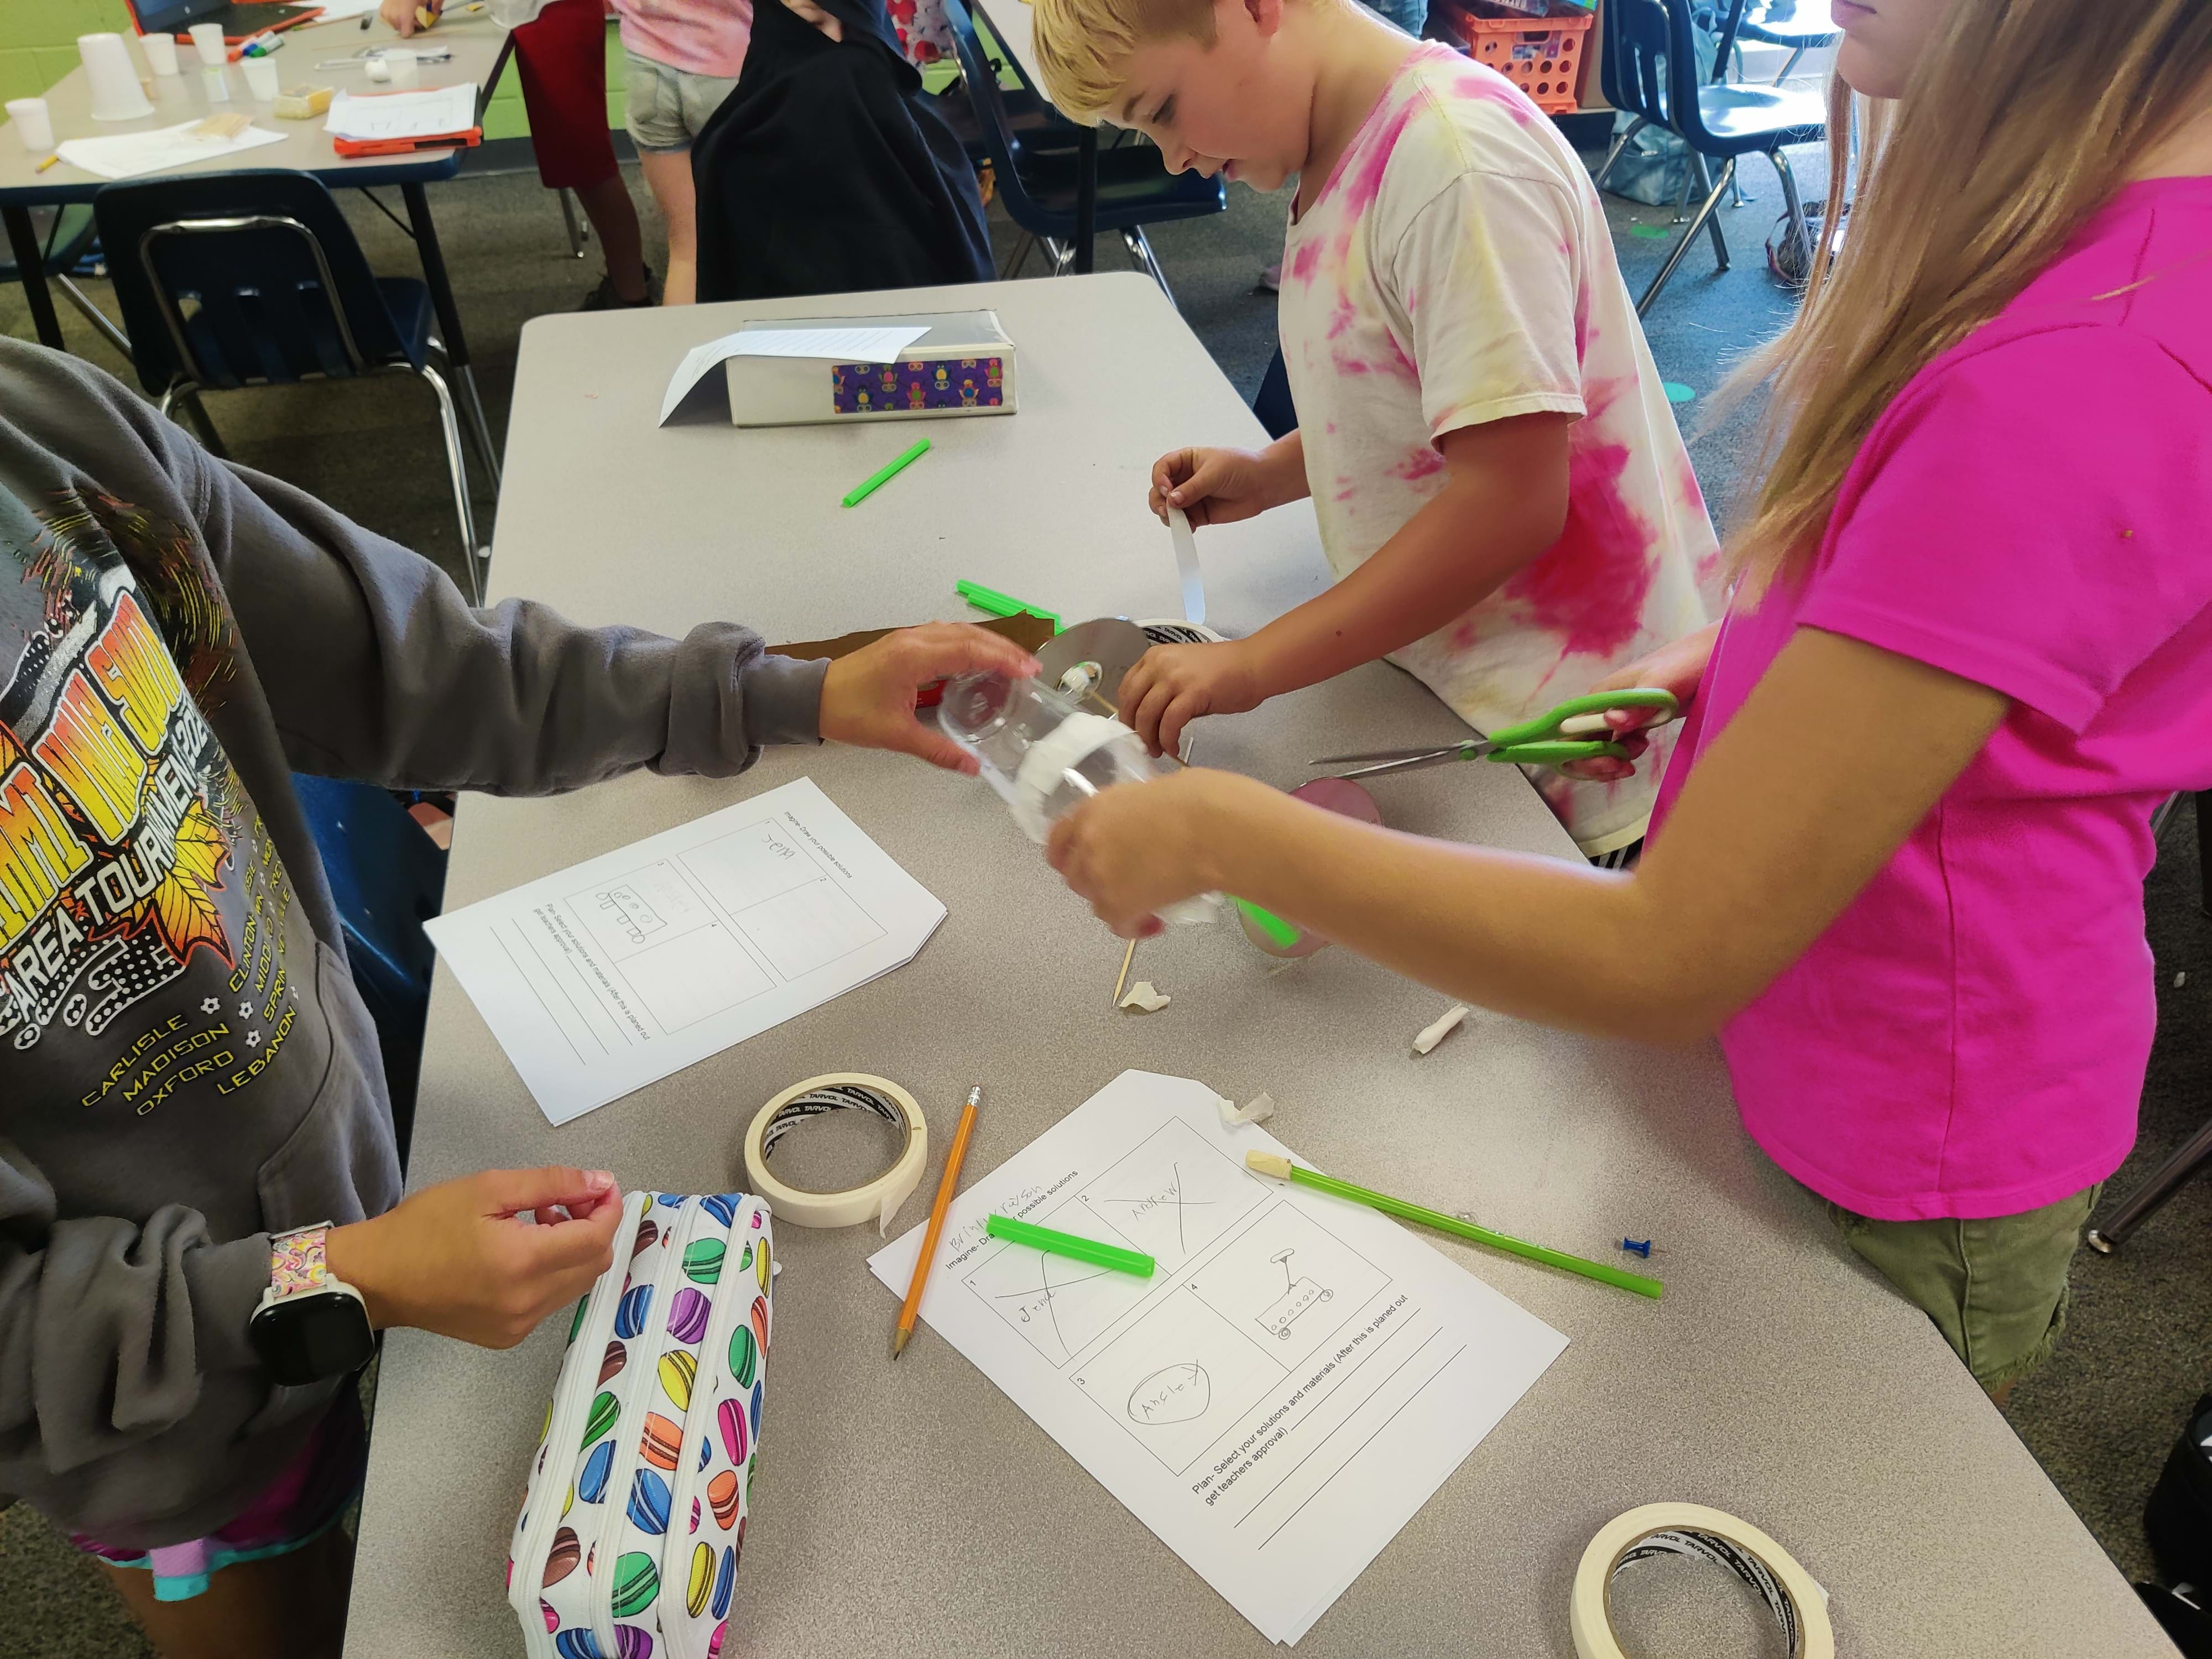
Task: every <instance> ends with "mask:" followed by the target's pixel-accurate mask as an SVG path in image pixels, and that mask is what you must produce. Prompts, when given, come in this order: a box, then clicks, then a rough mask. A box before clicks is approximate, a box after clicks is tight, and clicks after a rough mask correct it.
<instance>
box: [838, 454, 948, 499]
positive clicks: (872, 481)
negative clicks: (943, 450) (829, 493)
mask: <svg viewBox="0 0 2212 1659" xmlns="http://www.w3.org/2000/svg"><path fill="white" fill-rule="evenodd" d="M928 448H929V440H928V439H927V438H924V439H922V440H921V441H920V442H919V443H917V444H915V447H913V448H912V449H909V450H908V451H907V453H905V454H903V455H902V456H900V457H899V458H898V459H896V460H895V461H893V462H892V463H891V464H890V465H888V466H886V467H884V469H883V471H880V472H878V473H877V474H876V475H875V476H874V477H871V478H869V479H867V480H866V482H865V483H857V484H854V486H853V487H852V488H851V489H848V490H847V491H846V492H845V505H846V506H848V507H858V506H859V505H860V503H861V502H862V501H866V500H867V499H868V497H869V496H871V495H874V494H875V493H876V491H877V490H878V489H881V488H882V487H883V484H884V480H885V479H887V478H890V477H892V476H894V475H895V474H896V473H898V472H900V471H903V470H904V469H906V468H907V467H909V466H911V465H914V463H915V462H916V461H918V460H920V459H921V458H922V456H923V455H924V454H925V453H927V451H928Z"/></svg>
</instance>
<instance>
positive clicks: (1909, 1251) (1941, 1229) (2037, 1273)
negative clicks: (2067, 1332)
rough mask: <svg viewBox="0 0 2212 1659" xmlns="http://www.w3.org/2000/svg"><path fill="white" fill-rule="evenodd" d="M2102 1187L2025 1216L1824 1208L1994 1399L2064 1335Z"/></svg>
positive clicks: (1850, 1242) (2087, 1189)
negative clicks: (1936, 1216)
mask: <svg viewBox="0 0 2212 1659" xmlns="http://www.w3.org/2000/svg"><path fill="white" fill-rule="evenodd" d="M2103 1191H2104V1187H2103V1184H2102V1183H2101V1182H2100V1183H2099V1184H2098V1185H2097V1186H2094V1187H2085V1188H2082V1189H2081V1191H2080V1192H2078V1193H2076V1194H2074V1195H2073V1196H2072V1197H2071V1198H2062V1199H2060V1200H2058V1202H2057V1203H2056V1204H2046V1205H2045V1206H2043V1207H2042V1208H2041V1209H2039V1210H2027V1211H2024V1212H2021V1214H2019V1215H2000V1216H1991V1217H1990V1218H1987V1219H1984V1220H1954V1219H1949V1218H1945V1219H1941V1220H1936V1221H1875V1220H1871V1219H1869V1218H1867V1217H1865V1216H1863V1215H1859V1214H1857V1213H1855V1212H1852V1211H1850V1210H1846V1209H1845V1208H1844V1207H1843V1206H1842V1205H1840V1204H1836V1203H1833V1202H1827V1200H1823V1201H1824V1202H1827V1209H1828V1218H1829V1219H1830V1220H1831V1221H1832V1222H1834V1223H1835V1224H1836V1226H1837V1228H1838V1231H1841V1232H1842V1234H1843V1236H1844V1243H1846V1244H1848V1245H1850V1247H1851V1249H1852V1250H1853V1251H1854V1252H1855V1253H1856V1254H1857V1255H1859V1256H1861V1257H1863V1259H1864V1260H1865V1261H1868V1262H1869V1264H1871V1265H1872V1266H1873V1267H1875V1269H1876V1270H1877V1271H1878V1272H1880V1273H1881V1276H1882V1277H1883V1278H1885V1279H1887V1280H1889V1282H1890V1283H1891V1284H1892V1285H1895V1286H1896V1287H1897V1290H1898V1291H1899V1294H1900V1295H1902V1296H1903V1297H1905V1299H1906V1300H1907V1301H1908V1302H1911V1303H1912V1304H1914V1305H1915V1306H1917V1308H1919V1309H1920V1310H1921V1311H1922V1312H1923V1313H1925V1314H1926V1315H1927V1316H1928V1317H1929V1319H1931V1320H1933V1321H1934V1322H1935V1323H1936V1329H1937V1330H1939V1331H1941V1332H1942V1334H1943V1340H1945V1341H1946V1342H1948V1343H1949V1344H1950V1345H1951V1348H1952V1351H1953V1352H1954V1353H1956V1354H1957V1355H1958V1356H1959V1358H1960V1359H1962V1360H1964V1361H1965V1362H1966V1369H1967V1370H1970V1371H1972V1372H1973V1374H1974V1380H1975V1381H1976V1382H1977V1383H1980V1384H1981V1385H1982V1386H1983V1387H1984V1389H1988V1390H1989V1391H1990V1393H1992V1394H1994V1393H1995V1392H1996V1390H1997V1389H2001V1388H2002V1387H2003V1386H2004V1385H2005V1384H2006V1383H2010V1382H2013V1381H2014V1380H2015V1379H2016V1378H2018V1377H2021V1376H2026V1375H2027V1373H2028V1372H2029V1371H2031V1370H2034V1369H2035V1367H2036V1366H2037V1365H2039V1364H2041V1363H2042V1362H2043V1360H2044V1358H2045V1357H2046V1356H2047V1355H2048V1354H2049V1353H2050V1352H2051V1348H2052V1346H2053V1345H2055V1344H2056V1343H2057V1340H2058V1334H2059V1332H2060V1331H2062V1330H2063V1329H2064V1328H2065V1325H2066V1304H2067V1302H2068V1300H2069V1293H2068V1289H2067V1282H2066V1281H2067V1271H2068V1269H2069V1267H2072V1266H2073V1262H2074V1252H2075V1249H2078V1248H2079V1247H2080V1245H2081V1233H2082V1230H2083V1229H2084V1228H2085V1227H2087V1225H2089V1212H2090V1211H2091V1210H2092V1209H2093V1208H2094V1207H2095V1206H2096V1203H2097V1197H2098V1194H2100V1193H2101V1192H2103Z"/></svg>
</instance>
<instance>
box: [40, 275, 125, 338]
mask: <svg viewBox="0 0 2212 1659" xmlns="http://www.w3.org/2000/svg"><path fill="white" fill-rule="evenodd" d="M53 281H54V283H55V285H56V286H57V287H58V288H59V289H61V291H62V298H64V300H67V301H69V302H70V304H71V305H72V306H75V307H76V311H77V314H78V315H79V316H80V317H82V318H83V319H85V321H87V322H88V323H90V324H91V325H93V327H94V329H96V330H98V331H99V333H100V338H102V339H103V340H106V342H107V343H108V344H110V345H112V346H113V347H114V348H115V349H117V350H118V351H119V352H121V353H122V354H123V355H124V356H126V357H128V356H130V355H131V337H130V336H129V335H127V334H125V332H124V331H122V330H121V329H119V328H118V327H116V325H114V324H113V323H112V322H110V321H109V320H108V318H107V313H106V312H104V311H102V310H101V309H100V307H98V306H96V305H94V304H93V302H92V298H91V296H90V295H88V294H86V292H85V291H84V290H83V289H81V288H79V287H78V286H77V285H76V283H73V282H71V281H70V279H69V278H68V277H67V276H63V275H62V274H61V273H60V272H58V271H57V272H55V273H54V276H53Z"/></svg>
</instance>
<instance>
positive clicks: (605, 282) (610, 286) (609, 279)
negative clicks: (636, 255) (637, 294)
mask: <svg viewBox="0 0 2212 1659" xmlns="http://www.w3.org/2000/svg"><path fill="white" fill-rule="evenodd" d="M652 303H653V267H652V266H651V265H647V267H646V268H645V297H644V298H643V299H642V300H625V299H623V296H622V295H619V294H617V293H616V292H615V279H614V275H613V273H612V272H609V273H608V274H607V275H606V276H602V277H600V278H599V286H598V287H597V288H595V289H592V291H591V292H590V293H589V294H586V295H585V296H584V303H583V304H582V305H580V306H579V307H576V309H577V310H579V311H637V310H641V309H642V308H643V307H647V306H649V305H651V304H652Z"/></svg>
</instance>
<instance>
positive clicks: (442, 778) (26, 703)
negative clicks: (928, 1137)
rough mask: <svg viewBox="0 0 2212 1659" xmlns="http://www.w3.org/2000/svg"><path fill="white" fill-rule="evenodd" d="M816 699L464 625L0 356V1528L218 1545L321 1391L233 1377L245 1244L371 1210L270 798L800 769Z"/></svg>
mask: <svg viewBox="0 0 2212 1659" xmlns="http://www.w3.org/2000/svg"><path fill="white" fill-rule="evenodd" d="M824 667H825V665H824V664H823V663H820V662H814V663H797V662H791V661H787V660H786V659H781V658H777V657H768V656H763V654H762V646H761V641H760V640H759V638H758V637H757V636H756V635H753V634H750V633H749V632H747V631H746V630H745V629H742V628H738V627H734V626H732V625H729V624H726V623H713V624H708V625H707V626H704V627H701V628H699V629H695V630H694V631H693V632H692V633H691V635H690V636H689V637H688V638H686V639H684V640H682V641H676V640H668V639H663V638H660V637H659V636H657V635H651V634H646V633H641V632H639V631H637V630H635V629H623V628H606V629H584V628H578V627H574V626H572V625H571V624H569V623H567V622H565V621H563V620H562V618H561V617H558V616H556V615H555V614H554V613H553V612H551V611H548V610H546V609H544V607H542V606H538V605H529V604H526V603H522V602H520V601H515V600H509V601H507V602H506V603H505V604H503V605H500V606H498V607H497V608H496V609H494V610H489V611H473V610H471V608H470V607H469V606H468V605H467V604H466V603H465V601H464V600H463V599H462V598H461V596H460V594H459V592H457V591H456V589H455V588H454V586H453V584H452V583H451V582H450V581H448V580H447V579H446V577H445V576H444V575H443V574H441V573H440V572H439V571H438V570H437V569H436V568H435V567H434V566H433V565H431V564H430V563H428V562H427V561H425V560H423V559H422V558H421V557H419V556H416V554H414V553H412V552H410V551H408V550H406V549H404V548H402V547H399V546H397V545H395V544H392V543H391V542H388V541H386V540H384V539H382V538H380V537H377V536H374V535H372V534H370V533H369V532H367V531H365V530H362V528H361V527H360V526H357V525H355V524H351V523H349V522H348V521H347V520H344V519H343V518H341V517H340V516H338V515H337V513H333V512H331V510H330V509H329V508H327V507H324V506H322V505H321V504H320V503H319V502H317V501H313V500H312V499H311V498H309V497H308V496H306V495H301V493H300V492H299V491H297V490H295V489H290V488H289V487H288V486H287V485H284V484H283V483H278V482H277V481H276V480H275V479H273V478H268V477H262V476H260V475H258V474H257V473H253V472H250V471H246V470H245V469H243V468H240V467H236V466H231V465H226V464H224V463H222V462H219V461H216V460H215V459H213V458H211V457H210V456H209V455H208V454H206V453H204V451H202V450H201V449H199V448H198V447H197V446H196V445H194V444H193V443H192V442H191V440H190V439H189V438H187V437H186V436H185V435H184V434H183V433H182V432H181V431H179V429H178V428H176V427H174V426H173V425H172V424H170V423H169V422H167V420H165V419H163V418H161V416H158V415H156V414H155V412H154V411H153V410H151V409H150V408H149V407H148V406H147V405H146V404H143V403H142V402H141V401H140V400H139V399H137V398H135V397H133V396H132V395H131V393H129V392H126V391H125V390H124V389H123V387H121V386H118V384H117V383H116V382H115V381H114V380H111V379H109V378H108V377H107V376H106V375H104V374H100V373H98V372H97V371H95V370H94V369H91V368H88V367H86V366H85V365H83V364H82V363H79V362H76V361H75V360H73V359H71V358H70V357H67V356H62V355H60V354H58V353H55V352H49V351H46V350H45V349H41V348H39V347H36V346H31V345H27V344H23V343H20V342H16V341H12V340H0V1504H4V1503H5V1502H7V1501H9V1499H11V1498H25V1499H27V1500H28V1501H29V1502H31V1503H32V1504H35V1505H36V1506H37V1507H38V1508H40V1510H44V1511H45V1512H46V1514H47V1515H49V1516H52V1518H53V1519H55V1520H56V1521H58V1522H60V1523H61V1524H62V1525H64V1526H65V1527H69V1528H76V1529H79V1530H82V1531H84V1532H88V1533H90V1534H94V1536H96V1537H98V1538H100V1539H101V1540H102V1541H106V1542H108V1543H112V1544H118V1545H123V1546H127V1547H155V1546H159V1545H164V1544H171V1543H176V1542H180V1541H184V1540H185V1539H189V1538H193V1537H197V1536H198V1535H199V1534H203V1533H205V1532H207V1531H209V1530H210V1528H214V1527H216V1526H219V1525H221V1524H222V1522H225V1521H226V1520H228V1519H229V1518H230V1517H231V1516H233V1515H234V1514H235V1513H236V1512H237V1511H238V1510H240V1509H241V1508H242V1507H243V1506H244V1504H246V1501H247V1500H248V1499H249V1498H251V1497H252V1494H253V1493H254V1492H256V1491H257V1490H258V1488H259V1487H261V1486H264V1485H266V1484H267V1483H268V1481H269V1480H271V1479H272V1478H273V1477H274V1476H275V1475H276V1473H277V1472H278V1471H279V1470H280V1469H281V1468H283V1465H284V1464H285V1462H287V1460H289V1458H290V1457H292V1456H293V1455H294V1454H295V1452H297V1451H298V1449H300V1447H301V1444H302V1443H303V1442H304V1440H305V1439H306V1437H307V1431H308V1430H309V1429H310V1428H311V1427H312V1426H313V1423H314V1422H315V1421H316V1420H317V1419H318V1418H319V1416H320V1414H321V1411H322V1408H323V1407H324V1406H325V1403H326V1402H327V1401H329V1399H330V1398H331V1395H332V1393H333V1391H334V1389H335V1387H336V1386H337V1385H335V1384H325V1385H321V1386H319V1387H314V1388H307V1389H289V1388H277V1387H274V1386H272V1385H271V1384H270V1383H269V1382H268V1380H267V1379H266V1378H265V1377H264V1375H263V1374H262V1370H261V1368H260V1365H259V1363H258V1360H257V1359H256V1358H255V1356H254V1352H253V1350H252V1346H250V1345H249V1343H248V1341H247V1337H246V1322H247V1319H248V1317H249V1316H251V1314H252V1310H253V1308H254V1305H255V1304H256V1302H257V1301H258V1299H259V1297H260V1294H261V1291H262V1290H263V1288H264V1286H265V1285H267V1283H268V1279H269V1258H268V1240H269V1235H270V1233H272V1232H278V1231H283V1230H285V1229H287V1228H290V1227H296V1226H305V1225H312V1224H313V1223H315V1222H319V1221H324V1220H330V1221H333V1222H337V1223H345V1222H349V1221H357V1220H360V1219H361V1218H363V1217H364V1216H368V1215H374V1214H376V1213H378V1212H380V1211H383V1210H386V1209H388V1208H389V1207H390V1206H392V1204H393V1203H395V1202H396V1201H397V1200H398V1197H399V1170H398V1160H397V1158H396V1157H395V1155H394V1150H393V1139H392V1113H391V1108H390V1105H389V1103H388V1102H387V1100H386V1094H385V1089H384V1079H383V1074H382V1070H381V1066H380V1062H379V1060H378V1056H377V1047H376V1039H375V1033H374V1030H373V1029H372V1028H371V1026H370V1024H369V1020H368V1014H367V1012H366V1011H365V1010H364V1009H363V1007H362V1003H361V1001H360V1000H359V998H358V997H357V996H356V994H355V992H354V988H353V984H352V981H351V979H350V977H349V975H348V972H347V969H346V963H345V947H344V944H343V939H341V936H340V933H339V929H338V921H337V915H336V914H335V912H334V910H333V908H332V905H331V896H330V891H329V889H328V887H327V885H326V884H325V879H324V876H323V870H322V866H321V863H320V861H319V859H318V858H317V856H316V853H315V847H314V842H313V840H312V839H310V837H309V835H308V832H307V827H306V825H305V823H304V821H303V819H302V817H301V811H300V807H299V804H298V802H297V800H296V799H295V797H294V795H293V792H292V786H291V782H290V779H289V774H290V773H291V772H292V771H294V770H295V769H297V770H300V771H305V772H313V773H320V774H324V775H330V776H337V777H346V778H359V779H367V780H371V781H375V782H379V783H384V784H389V785H392V786H394V787H425V788H428V787H437V788H455V789H483V790H490V791H494V792H497V793H513V794H532V793H551V792H553V791H556V790H562V789H572V788H574V787H578V786H580V785H582V784H586V783H592V782H595V781H598V780H599V779H602V778H607V777H611V776H614V775H617V773H621V772H624V771H628V770H629V769H632V768H635V767H640V766H649V767H651V768H653V769H654V770H655V771H659V772H667V773H683V772H697V773H703V774H706V775H716V776H719V775H728V774H730V773H733V772H736V771H738V770H739V769H742V768H744V766H746V765H747V764H749V763H750V762H751V761H752V760H753V758H754V757H756V756H757V753H758V752H759V750H758V745H760V744H767V743H805V742H813V741H815V740H817V728H816V721H817V710H818V706H819V702H820V697H821V684H822V676H823V671H824Z"/></svg>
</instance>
